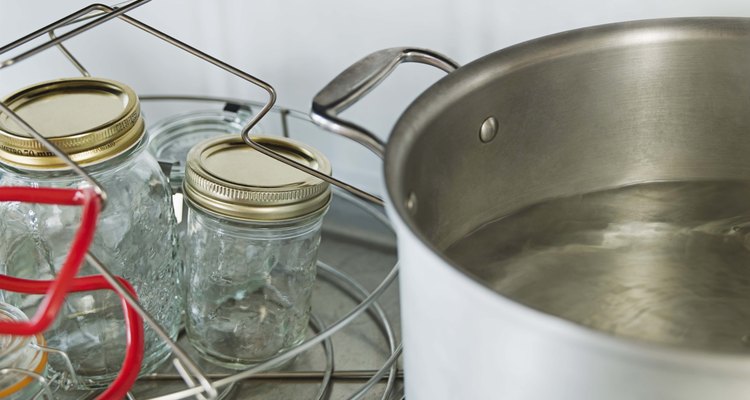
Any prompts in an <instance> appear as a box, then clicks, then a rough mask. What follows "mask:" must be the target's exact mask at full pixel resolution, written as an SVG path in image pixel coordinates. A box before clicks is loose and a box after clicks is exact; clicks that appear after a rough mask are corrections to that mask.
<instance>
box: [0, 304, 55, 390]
mask: <svg viewBox="0 0 750 400" xmlns="http://www.w3.org/2000/svg"><path fill="white" fill-rule="evenodd" d="M28 320H29V319H28V318H27V317H26V315H25V314H24V313H23V312H22V311H21V310H19V309H18V308H16V307H13V306H11V305H10V304H6V303H2V302H0V321H8V322H23V321H28ZM40 345H41V346H44V338H43V337H42V335H35V336H10V335H0V371H4V372H5V373H3V374H0V398H3V399H7V400H30V399H33V398H34V397H35V396H36V395H37V394H39V392H40V391H41V390H42V383H41V381H39V380H37V379H35V378H34V377H33V376H32V374H34V375H38V376H44V373H45V370H46V368H47V354H46V353H45V352H43V351H42V350H41V349H40V348H39V347H37V346H40Z"/></svg>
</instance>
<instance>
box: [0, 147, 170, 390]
mask: <svg viewBox="0 0 750 400" xmlns="http://www.w3.org/2000/svg"><path fill="white" fill-rule="evenodd" d="M144 142H145V141H144V140H141V142H140V144H138V145H137V146H135V147H134V148H132V149H130V150H127V151H126V152H124V153H122V154H120V155H117V156H116V157H114V158H112V159H110V160H107V161H104V162H101V163H99V164H96V165H92V166H89V167H86V169H87V170H88V172H89V173H91V175H92V176H93V177H94V178H95V179H97V181H98V182H99V183H100V184H101V185H102V186H103V187H104V189H105V191H106V192H107V195H108V197H107V204H106V207H105V208H104V209H103V210H102V212H101V214H100V216H99V219H98V221H97V226H96V234H95V237H94V241H93V243H92V245H91V248H90V252H92V253H93V254H94V255H95V256H96V257H97V258H99V259H100V260H101V261H102V262H103V263H104V265H106V266H107V267H108V268H109V270H110V271H111V272H112V273H114V274H116V275H119V276H122V277H123V278H125V279H127V280H128V281H130V283H132V284H133V286H134V287H135V290H136V292H137V293H138V296H139V298H140V301H141V303H142V304H143V306H144V307H145V308H146V309H147V310H148V311H149V312H150V313H151V314H152V315H153V316H154V317H155V318H156V319H157V320H158V321H159V322H160V323H161V324H162V326H163V327H164V328H165V329H166V330H167V332H168V333H169V334H170V335H171V336H172V337H175V338H176V336H177V333H178V330H179V325H180V308H181V304H182V292H181V290H180V283H179V279H180V270H181V264H180V260H179V258H178V257H177V254H178V251H177V247H176V246H177V243H176V239H175V233H176V232H175V218H174V212H173V208H172V203H171V193H170V190H169V186H168V183H167V180H166V178H165V177H164V175H163V174H162V172H161V170H160V168H159V166H158V163H157V162H156V160H155V159H154V158H153V156H152V155H151V154H150V153H148V152H147V151H145V144H144ZM0 168H2V178H0V185H2V186H39V187H61V188H71V187H79V186H81V185H83V181H82V180H81V178H80V177H78V176H77V175H75V174H74V173H73V172H72V171H29V170H17V169H15V168H11V167H8V166H2V167H0ZM80 211H81V209H80V207H71V206H57V205H40V204H29V203H20V202H6V203H0V271H1V272H2V273H5V274H9V275H12V276H17V277H21V278H30V279H53V278H54V277H55V275H56V273H57V272H58V271H59V269H60V267H61V265H62V262H63V260H64V259H65V257H66V256H67V254H68V250H69V246H70V243H71V242H72V238H73V236H74V235H75V232H76V230H77V229H78V225H79V221H80ZM97 273H98V272H97V270H96V269H95V268H94V267H93V266H91V265H89V264H88V263H87V262H84V264H83V265H82V266H81V270H80V272H79V276H82V275H90V274H97ZM4 296H5V301H7V302H9V303H11V304H13V305H16V306H18V307H20V308H21V309H22V310H23V311H24V312H25V313H26V314H27V315H33V314H34V313H35V311H36V308H37V307H38V305H39V303H40V301H41V299H42V296H20V295H16V294H12V293H5V294H4ZM45 337H46V338H47V345H48V346H49V347H52V348H56V349H59V350H62V351H65V352H66V353H67V354H68V357H69V358H70V361H71V362H72V364H73V367H74V369H75V371H76V373H77V374H78V377H79V379H80V383H79V384H78V385H76V384H74V383H73V382H72V380H70V379H69V380H68V382H66V383H65V384H66V386H67V387H74V388H78V389H84V388H88V387H101V386H104V385H106V384H107V383H108V382H110V381H111V380H112V379H114V377H115V376H116V375H117V373H118V372H119V370H120V367H121V366H122V361H123V358H124V354H125V345H126V330H125V324H124V316H123V310H122V307H121V303H120V301H119V298H118V297H117V295H116V294H115V293H114V292H112V291H92V292H81V293H71V294H69V295H68V296H67V298H66V301H65V303H64V305H63V307H62V310H61V312H60V315H59V316H58V318H57V320H56V322H55V323H54V325H53V326H52V327H51V328H50V329H49V330H48V331H47V332H46V333H45ZM145 346H146V347H145V352H144V353H145V356H144V361H143V366H142V368H141V373H148V372H151V371H153V370H154V369H155V368H156V366H157V365H158V364H159V363H160V362H162V361H163V360H165V359H166V358H167V357H168V356H169V348H168V346H167V345H166V343H164V342H163V341H161V340H160V339H159V338H158V337H157V336H156V335H155V334H154V332H153V331H152V330H151V329H150V328H149V327H148V326H146V329H145ZM49 368H50V370H51V371H52V372H53V373H54V372H65V371H66V368H65V365H64V364H63V362H62V360H60V358H59V357H53V358H52V359H50V363H49ZM68 375H69V374H66V376H68Z"/></svg>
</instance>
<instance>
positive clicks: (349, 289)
mask: <svg viewBox="0 0 750 400" xmlns="http://www.w3.org/2000/svg"><path fill="white" fill-rule="evenodd" d="M149 1H150V0H132V1H128V2H124V3H120V4H117V5H115V6H107V5H103V4H91V5H89V6H87V7H84V8H82V9H80V10H78V11H76V12H73V13H71V14H70V15H67V16H65V17H63V18H61V19H59V20H57V21H55V22H53V23H51V24H49V25H47V26H45V27H42V28H40V29H38V30H36V31H34V32H32V33H30V34H28V35H26V36H24V37H22V38H19V39H17V40H15V41H13V42H11V43H9V44H7V45H5V46H3V47H1V48H0V55H4V54H6V53H8V52H9V51H12V50H14V49H17V48H19V47H20V46H23V45H25V44H27V43H29V42H31V41H32V40H34V39H37V38H39V37H41V36H43V35H48V36H49V38H50V39H49V40H48V41H46V42H44V43H42V44H40V45H37V46H35V47H33V48H31V49H30V50H26V51H24V52H22V53H20V54H18V55H16V56H14V57H12V58H8V59H5V60H3V61H0V70H2V69H4V68H8V67H11V66H14V65H17V64H18V63H20V62H22V61H24V60H26V59H28V58H31V57H33V56H34V55H36V54H38V53H40V52H42V51H45V50H48V49H50V48H52V47H57V48H58V49H59V50H60V51H62V53H63V55H64V56H65V57H66V58H67V59H68V60H69V61H70V62H71V63H72V64H73V65H74V66H75V67H76V68H77V69H78V70H79V71H80V73H81V74H82V75H84V76H89V75H90V74H89V72H88V71H87V70H86V68H85V67H84V66H83V65H82V64H81V63H80V62H79V61H78V60H77V59H76V58H75V57H74V56H73V54H72V53H71V52H70V51H69V50H68V49H67V48H65V47H64V45H63V42H65V41H67V40H69V39H71V38H73V37H75V36H77V35H79V34H81V33H84V32H86V31H89V30H90V29H92V28H94V27H96V26H99V25H101V24H103V23H106V22H108V21H111V20H113V19H115V18H117V19H120V20H122V21H125V22H126V23H128V24H130V25H132V26H134V27H136V28H138V29H140V30H142V31H144V32H146V33H149V34H150V35H152V36H154V37H156V38H159V39H161V40H163V41H165V42H167V43H169V44H171V45H173V46H175V47H177V48H179V49H181V50H183V51H185V52H187V53H189V54H191V55H193V56H195V57H197V58H199V59H201V60H203V61H205V62H207V63H209V64H211V65H214V66H216V67H218V68H221V69H222V70H224V71H226V72H228V73H230V74H232V75H235V76H237V77H239V78H241V79H243V80H245V81H247V82H248V83H250V84H252V85H255V86H257V87H259V88H261V89H262V90H264V91H265V92H266V93H267V95H268V101H267V102H266V103H263V104H259V103H252V105H254V106H256V107H257V106H260V108H259V111H258V112H257V113H256V114H255V115H254V116H253V118H252V119H251V120H250V121H249V122H248V123H247V125H246V126H245V127H244V129H243V131H242V137H243V139H244V141H245V142H246V143H247V144H248V145H250V146H252V147H254V148H255V149H257V150H258V151H260V152H262V153H264V154H267V155H269V156H271V157H274V158H277V159H279V158H281V159H280V161H282V162H285V163H287V164H289V165H292V166H293V167H295V168H298V169H301V170H304V171H305V172H308V173H310V174H312V175H314V176H316V177H318V178H320V179H323V180H325V181H327V182H329V183H331V184H333V185H335V186H337V187H339V188H341V189H343V190H339V191H336V192H335V194H336V196H338V197H340V198H341V199H344V200H345V201H349V202H352V203H354V204H357V206H358V207H361V208H362V209H363V210H365V211H367V212H368V213H370V214H371V215H372V216H374V217H375V218H377V219H378V220H380V221H382V222H383V223H385V224H387V223H388V221H387V219H386V218H385V217H384V215H383V214H382V211H381V210H380V209H378V208H376V207H373V206H371V205H368V204H366V203H365V202H369V203H371V204H374V205H378V206H379V205H382V200H381V199H380V198H378V197H376V196H373V195H371V194H369V193H366V192H363V191H361V190H359V189H357V188H355V187H353V186H351V185H349V184H347V183H345V182H342V181H339V180H337V179H335V178H333V177H330V176H327V175H323V174H321V173H319V172H317V171H315V170H312V169H310V168H306V167H304V166H302V165H299V164H297V165H294V164H296V163H294V162H291V161H290V160H286V159H284V157H283V156H280V155H278V154H276V153H274V152H273V151H272V150H270V149H267V148H265V147H263V146H262V145H259V144H257V143H255V142H253V140H252V139H251V137H250V131H251V129H252V128H253V127H254V126H255V125H256V124H257V123H258V122H259V121H260V120H261V119H263V118H264V117H265V116H266V114H268V113H269V111H271V110H272V109H274V103H275V101H276V93H275V91H274V89H273V87H272V86H271V85H269V84H268V83H266V82H264V81H262V80H260V79H258V78H256V77H254V76H253V75H251V74H249V73H247V72H244V71H242V70H240V69H237V68H235V67H233V66H231V65H229V64H227V63H225V62H223V61H221V60H219V59H217V58H214V57H212V56H210V55H208V54H206V53H204V52H202V51H200V50H198V49H196V48H194V47H192V46H190V45H188V44H186V43H183V42H181V41H179V40H177V39H175V38H173V37H171V36H169V35H167V34H165V33H164V32H162V31H160V30H158V29H156V28H153V27H151V26H149V25H147V24H145V23H143V22H141V21H139V20H137V19H135V18H132V17H130V16H128V15H126V13H127V12H129V11H132V10H134V9H136V8H138V7H140V6H142V5H144V4H146V3H148V2H149ZM74 24H78V25H79V26H77V27H75V28H73V29H71V30H70V31H68V32H66V33H64V34H62V35H59V36H58V35H57V34H56V33H55V30H57V29H60V28H62V27H66V26H69V25H74ZM178 97H180V96H172V97H170V96H154V97H152V98H151V99H150V100H154V101H157V100H159V99H178ZM182 99H183V100H184V99H185V97H184V96H182ZM194 99H200V100H208V101H210V100H216V101H224V100H225V99H215V98H214V99H212V98H207V97H201V96H196V97H194ZM144 100H148V98H145V97H144ZM248 104H250V103H248ZM279 111H280V115H282V118H285V117H284V116H285V115H288V114H289V111H288V110H285V109H280V110H279ZM0 112H1V113H4V114H6V115H7V116H8V117H9V118H10V119H11V120H12V121H14V122H15V123H16V124H17V125H18V126H20V127H21V128H22V129H23V130H25V131H26V132H28V134H29V135H31V136H32V137H34V138H35V139H36V140H38V141H39V142H40V143H42V145H44V146H45V147H46V148H47V149H48V150H49V151H50V152H52V153H53V154H55V155H56V156H57V157H59V158H60V159H61V160H62V161H63V162H64V163H65V164H66V165H67V166H68V167H69V168H70V169H71V170H73V171H74V172H75V173H76V174H77V175H79V176H80V178H81V179H83V180H84V181H85V182H87V183H88V184H89V185H90V186H91V187H92V188H93V189H94V190H95V192H96V193H97V195H98V196H99V197H100V199H101V201H102V205H103V206H104V207H106V199H107V194H106V191H105V190H104V188H103V187H102V186H100V184H99V183H98V182H97V181H96V179H95V178H94V177H92V176H91V175H90V174H88V173H87V172H86V170H85V168H82V167H81V166H79V165H78V164H76V163H75V162H74V161H72V160H71V159H70V158H69V157H68V156H67V155H66V154H65V153H64V152H63V151H61V150H60V149H59V148H58V147H56V146H55V145H54V144H53V143H51V142H50V141H48V140H47V139H45V138H44V136H42V135H41V134H40V133H39V132H37V131H36V130H35V129H34V128H33V127H32V126H30V125H29V124H28V123H26V122H25V121H24V120H23V119H22V118H21V117H20V116H18V115H17V114H16V113H14V112H13V111H12V110H11V109H9V107H8V106H6V105H5V104H3V103H2V102H0ZM283 126H284V127H286V124H285V123H284V124H283ZM363 200H364V201H363ZM86 260H87V261H88V262H89V263H90V264H91V265H92V266H93V267H94V268H95V269H96V270H97V271H98V272H99V273H100V274H101V275H102V276H103V277H104V278H105V279H106V281H107V282H108V283H109V284H110V285H111V286H112V287H113V288H114V289H115V291H116V292H117V293H118V294H119V295H120V296H122V297H123V298H124V299H125V301H126V302H127V303H128V304H129V305H130V306H131V307H132V308H133V309H134V310H135V311H136V312H137V313H138V315H140V317H141V318H142V319H143V321H145V323H146V324H148V325H149V326H150V327H151V328H152V329H153V331H154V332H155V333H156V334H157V335H158V336H159V337H160V339H161V340H163V341H164V342H166V344H167V345H168V346H169V347H170V349H171V350H172V354H173V359H172V362H173V365H174V368H175V369H176V371H177V372H178V376H179V378H180V379H182V380H183V381H184V383H185V384H186V385H187V388H185V389H184V390H179V391H176V392H173V393H169V394H164V395H160V396H158V397H154V399H161V400H167V399H182V398H188V397H191V396H195V397H196V398H198V399H217V398H220V397H221V396H222V392H228V390H225V389H230V388H231V387H232V386H233V385H234V384H235V383H237V382H239V381H241V380H244V379H252V378H266V379H277V378H291V379H293V378H303V377H306V378H308V379H309V377H310V376H313V375H314V377H316V378H319V379H321V384H320V388H319V390H318V393H317V395H316V398H317V399H324V398H326V397H327V396H328V394H329V389H330V382H331V379H332V376H333V375H334V374H335V371H334V368H333V362H332V360H333V351H334V349H333V346H332V343H331V340H330V337H331V336H332V335H333V334H335V333H336V332H338V331H340V330H341V329H342V328H344V327H345V326H347V325H348V324H349V323H350V322H352V321H353V320H354V319H355V318H357V317H358V316H359V315H361V314H363V313H364V312H366V311H369V312H370V314H371V316H372V317H373V318H374V320H375V321H376V322H377V324H378V325H379V327H380V329H381V331H382V332H383V334H384V336H385V338H386V339H387V342H388V346H389V350H390V356H389V357H388V359H387V360H386V361H385V362H384V363H383V365H382V366H381V367H380V368H379V369H378V370H376V371H370V372H371V375H370V376H369V379H367V381H366V382H365V383H364V384H363V385H362V386H361V387H360V388H359V389H358V390H357V391H356V392H355V393H354V394H352V395H351V397H350V398H351V399H360V398H362V397H363V396H364V395H365V394H366V393H367V392H368V391H369V390H370V389H371V388H372V387H373V386H374V385H375V384H377V383H378V382H381V381H382V380H383V379H386V377H387V379H386V389H385V391H384V393H383V396H382V399H383V400H386V399H389V398H391V396H392V395H393V394H394V387H395V385H394V383H395V381H396V379H398V378H399V370H398V369H397V360H398V358H399V356H400V353H401V346H400V345H398V344H396V339H395V334H394V332H393V329H392V326H391V324H390V322H389V321H388V318H387V316H386V314H385V312H384V311H383V309H382V307H380V305H379V304H378V303H377V302H376V300H377V299H378V297H379V296H380V295H382V294H383V293H384V291H385V290H386V289H387V288H388V287H389V286H390V285H391V284H392V283H393V282H394V281H395V279H396V277H397V274H398V264H396V265H394V266H393V268H392V269H391V271H390V272H389V273H388V274H387V276H386V277H385V278H384V279H383V280H382V281H381V282H380V284H379V285H378V286H377V287H376V288H375V289H374V290H373V291H372V292H367V291H366V290H365V289H364V288H363V287H362V286H361V285H360V284H359V283H358V282H357V281H356V280H355V279H353V278H351V277H350V276H348V275H346V274H344V273H342V272H340V271H338V270H337V269H336V268H334V267H332V266H329V265H327V264H325V263H322V262H319V263H318V271H319V273H320V276H321V278H322V279H324V280H327V281H329V282H331V283H332V284H334V285H335V286H337V287H338V288H340V289H341V290H342V291H343V292H344V293H346V294H347V295H348V296H350V297H352V298H353V299H355V300H356V301H358V305H356V306H355V307H354V308H352V309H351V310H350V311H349V312H348V313H347V314H346V315H345V316H343V317H341V318H340V319H339V320H338V321H336V322H334V323H333V324H331V325H328V326H324V324H323V323H322V322H321V321H320V319H319V318H318V317H317V316H315V315H313V316H312V318H311V326H312V328H313V330H314V331H316V334H315V335H314V336H312V337H310V338H309V339H307V340H306V341H305V342H303V343H302V344H300V345H299V346H297V347H295V348H293V349H291V350H289V351H287V352H285V353H282V354H279V355H278V356H276V357H274V358H272V359H270V360H267V361H265V362H263V363H261V364H259V365H256V366H254V367H252V368H250V369H248V370H245V371H242V372H239V373H236V374H232V375H208V374H206V373H204V371H203V370H202V369H201V368H200V367H199V366H198V364H197V363H196V362H195V361H194V360H193V359H192V358H191V357H190V356H189V355H188V354H187V352H186V351H185V350H184V349H183V348H181V347H180V345H178V344H177V343H176V342H175V341H174V340H172V339H171V338H170V336H169V335H168V334H167V333H166V331H165V330H164V329H163V328H162V327H161V326H160V325H159V323H158V322H157V321H156V320H155V319H154V318H153V317H152V316H151V315H150V314H149V312H148V311H147V310H145V309H144V308H143V306H141V304H140V303H139V302H138V301H137V300H136V299H135V298H134V297H133V296H131V295H130V293H129V292H128V291H127V289H126V288H125V287H124V286H123V285H121V284H120V282H119V281H118V280H117V278H116V277H115V275H114V274H113V273H112V272H111V271H110V270H109V269H108V268H107V266H105V265H103V263H102V262H101V261H100V260H99V259H98V258H97V257H96V256H95V255H94V254H92V253H91V252H89V253H87V254H86ZM320 344H322V345H323V347H324V351H325V357H326V368H325V370H324V371H320V372H319V373H313V374H307V375H306V376H303V375H305V374H300V373H294V372H282V373H264V371H266V370H268V369H270V368H272V367H275V366H277V365H280V364H283V363H285V362H287V361H289V360H291V359H292V358H294V357H296V356H297V355H299V354H301V353H303V352H305V351H308V350H310V349H311V348H313V347H315V346H318V345H320ZM39 350H41V351H46V352H49V353H54V354H56V355H58V356H60V357H62V359H63V360H64V363H65V364H66V365H67V371H66V372H64V373H59V374H56V375H55V376H51V377H44V376H41V375H39V374H35V373H33V372H31V371H24V370H13V369H4V370H0V374H13V373H15V374H21V375H26V376H29V377H31V378H32V379H35V380H37V381H39V382H40V383H41V390H40V391H39V393H38V394H37V395H36V396H35V398H43V397H46V398H49V399H51V398H53V387H54V384H55V382H58V381H60V380H62V378H63V376H62V375H65V374H67V377H66V378H67V379H70V380H72V381H77V377H76V374H75V371H74V369H73V366H72V363H71V362H70V359H69V358H68V356H67V355H66V354H65V353H64V352H61V351H60V350H57V349H53V348H48V347H42V346H39ZM370 372H365V374H364V376H365V377H366V376H367V375H369V373H370ZM295 374H296V375H295ZM356 374H357V372H356V371H355V372H354V373H352V375H356ZM176 377H177V376H172V377H170V376H167V375H165V374H161V375H159V374H152V375H149V376H145V377H142V379H144V380H160V379H171V378H176ZM359 377H360V378H361V377H363V375H362V374H360V375H359ZM128 396H129V397H130V398H133V399H134V398H135V397H134V396H133V395H132V394H129V395H128Z"/></svg>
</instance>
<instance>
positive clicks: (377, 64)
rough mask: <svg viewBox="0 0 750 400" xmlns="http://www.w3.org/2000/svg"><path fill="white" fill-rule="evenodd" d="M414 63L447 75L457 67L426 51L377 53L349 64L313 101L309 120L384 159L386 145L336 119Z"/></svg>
mask: <svg viewBox="0 0 750 400" xmlns="http://www.w3.org/2000/svg"><path fill="white" fill-rule="evenodd" d="M407 62H415V63H421V64H427V65H432V66H433V67H436V68H439V69H441V70H443V71H445V72H447V73H451V72H453V71H454V70H456V69H457V68H458V67H459V65H458V63H456V62H455V61H453V60H451V59H450V58H448V57H446V56H444V55H442V54H440V53H437V52H434V51H432V50H427V49H419V48H414V47H393V48H390V49H384V50H379V51H376V52H374V53H372V54H370V55H368V56H366V57H365V58H363V59H361V60H359V61H357V62H356V63H354V64H352V66H350V67H349V68H347V69H346V70H344V72H342V73H340V74H339V75H338V76H337V77H335V78H333V80H332V81H331V82H330V83H329V84H328V85H326V87H324V88H323V89H322V90H321V91H320V92H318V94H317V95H315V97H314V98H313V103H312V112H311V114H310V116H311V117H312V120H313V121H315V123H317V124H318V125H320V126H321V127H323V128H325V129H327V130H329V131H331V132H333V133H336V134H339V135H342V136H345V137H347V138H349V139H352V140H354V141H356V142H357V143H359V144H361V145H362V146H364V147H367V148H368V149H370V150H371V151H373V152H374V153H375V154H377V155H378V157H380V158H383V156H384V155H385V143H384V142H383V141H382V140H381V139H380V138H378V137H377V136H375V135H374V134H372V132H370V131H369V130H367V129H365V128H363V127H361V126H359V125H357V124H355V123H353V122H350V121H346V120H343V119H341V118H339V115H338V114H339V113H341V112H343V111H344V110H346V109H347V108H349V107H350V106H351V105H353V104H354V103H356V102H357V101H359V100H360V99H361V98H363V97H364V96H365V95H366V94H367V93H369V92H370V91H371V90H372V89H374V88H375V87H377V86H378V85H379V84H380V83H381V82H382V81H383V80H384V79H385V78H387V77H388V75H390V74H391V72H393V71H394V70H395V69H396V67H398V66H399V65H400V64H403V63H407Z"/></svg>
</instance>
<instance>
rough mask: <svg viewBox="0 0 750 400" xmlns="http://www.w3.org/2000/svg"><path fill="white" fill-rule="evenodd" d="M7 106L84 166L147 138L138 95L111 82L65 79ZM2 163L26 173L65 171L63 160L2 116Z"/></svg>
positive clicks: (32, 89)
mask: <svg viewBox="0 0 750 400" xmlns="http://www.w3.org/2000/svg"><path fill="white" fill-rule="evenodd" d="M2 101H3V103H5V105H7V106H8V108H10V109H11V110H12V111H13V112H15V113H16V114H18V115H19V116H20V117H21V118H23V119H24V121H26V122H27V123H28V124H29V125H31V127H32V128H34V129H35V130H36V131H37V132H39V133H41V134H42V135H44V137H45V138H47V139H49V140H50V141H51V142H52V143H53V144H55V145H56V146H58V147H59V148H60V149H61V150H62V151H64V152H65V153H66V154H68V156H69V157H70V158H71V159H72V160H73V161H75V162H77V163H79V164H82V165H91V164H94V163H99V162H102V161H106V160H108V159H111V158H112V157H115V156H117V155H119V154H122V152H124V151H126V150H128V149H130V148H131V147H133V146H135V145H136V144H137V143H138V142H139V141H140V139H141V138H142V137H143V135H144V122H143V118H142V117H141V110H140V105H139V102H138V97H137V96H136V94H135V92H134V91H133V90H132V89H131V88H129V87H128V86H126V85H124V84H122V83H119V82H115V81H112V80H108V79H101V78H66V79H58V80H54V81H47V82H42V83H38V84H36V85H33V86H29V87H26V88H24V89H21V90H19V91H17V92H15V93H13V94H11V95H9V96H7V97H6V98H5V99H3V100H2ZM0 162H2V163H4V164H9V165H12V166H14V167H17V168H23V169H43V170H54V169H65V168H66V165H65V164H64V163H63V162H62V161H61V160H60V159H59V158H57V157H56V156H55V155H54V154H52V153H51V152H49V151H48V150H47V149H46V148H45V147H44V146H43V145H42V144H41V143H40V142H38V141H37V140H36V139H34V138H32V137H31V135H30V134H28V133H26V132H25V131H24V130H23V129H22V128H21V127H20V126H18V125H17V124H16V123H15V122H13V121H12V120H11V119H10V116H8V115H6V114H2V113H0Z"/></svg>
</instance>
